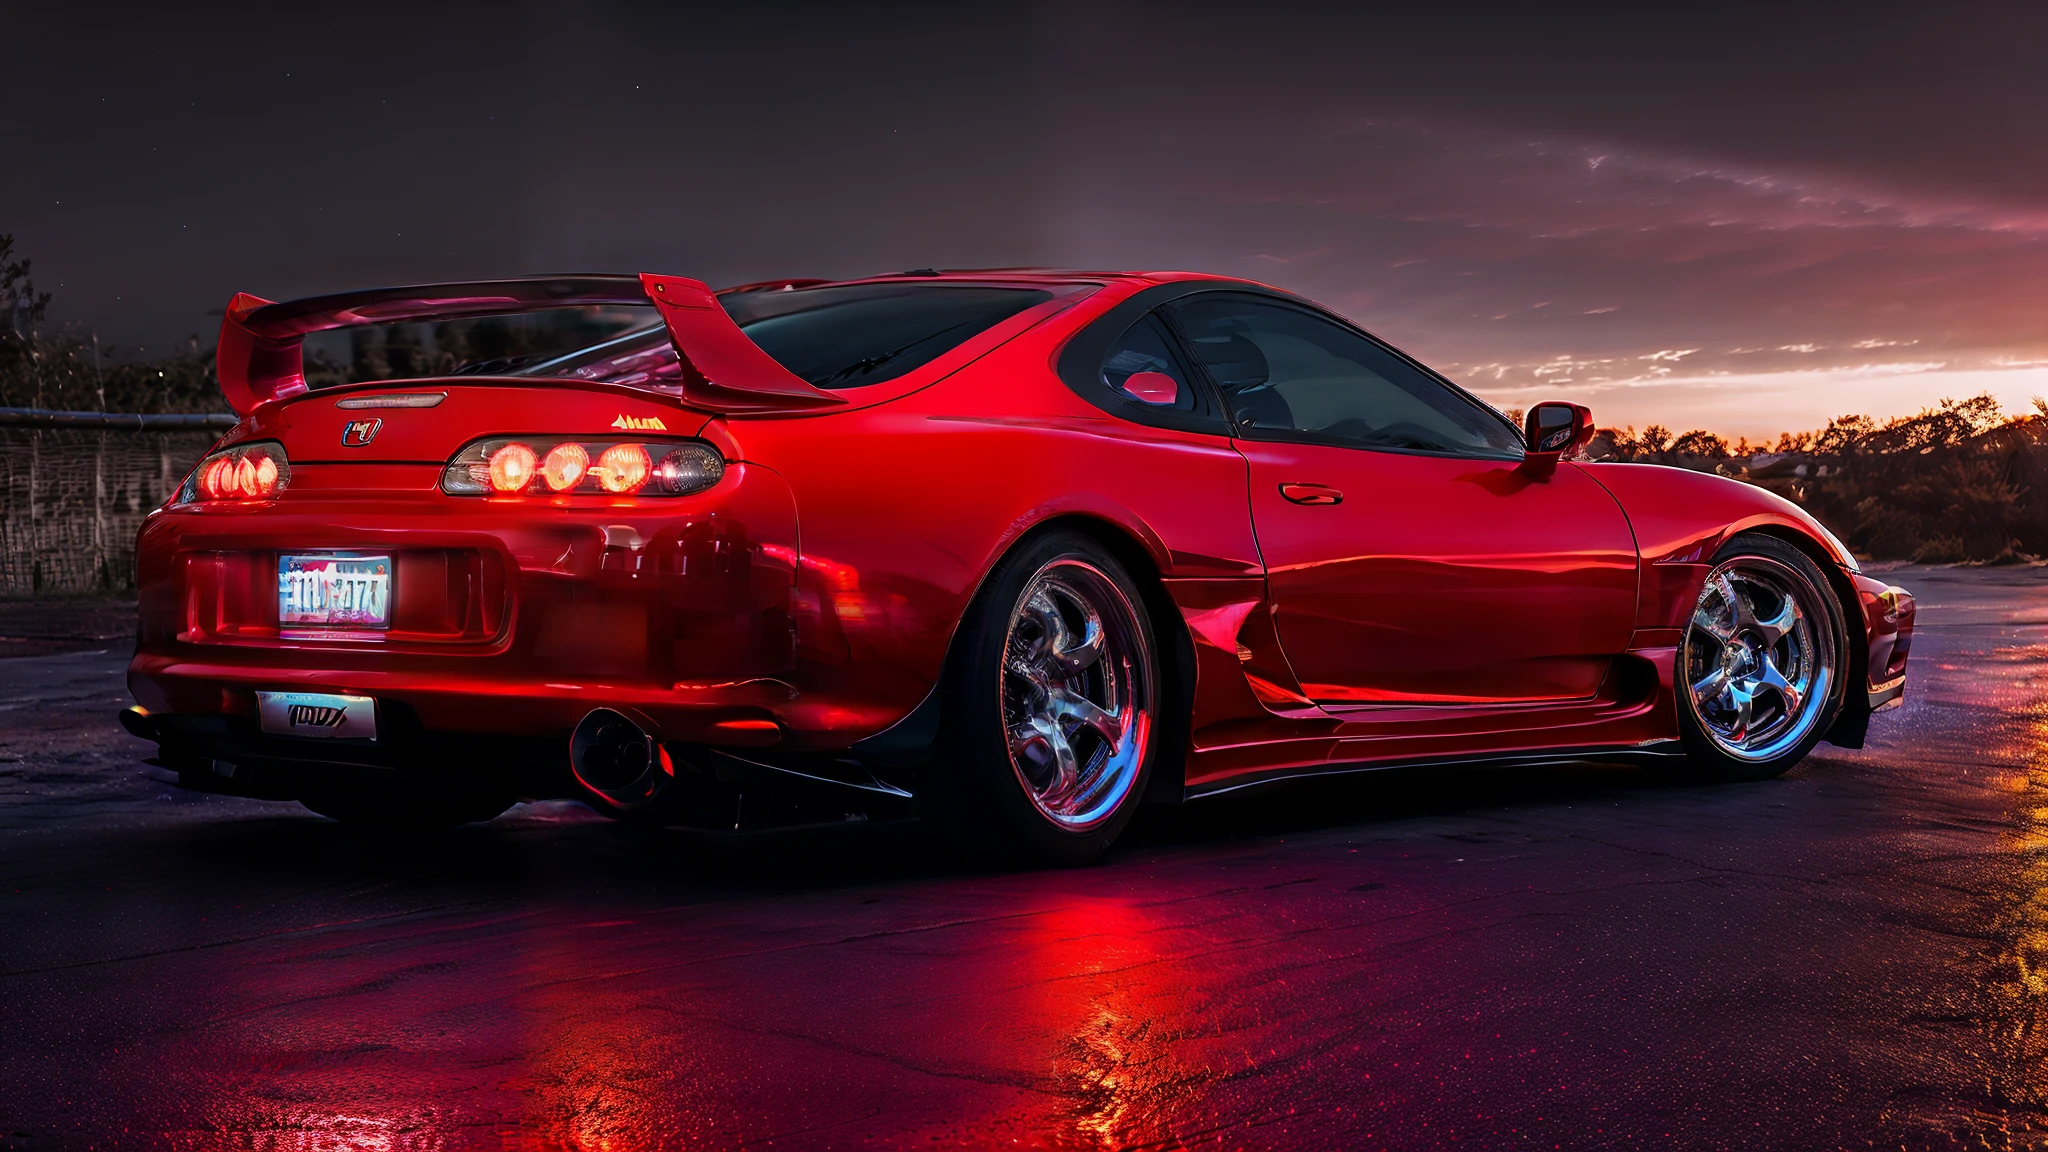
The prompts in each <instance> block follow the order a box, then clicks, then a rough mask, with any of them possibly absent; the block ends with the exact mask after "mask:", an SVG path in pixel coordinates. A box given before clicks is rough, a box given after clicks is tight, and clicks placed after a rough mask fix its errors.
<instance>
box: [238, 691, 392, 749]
mask: <svg viewBox="0 0 2048 1152" xmlns="http://www.w3.org/2000/svg"><path fill="white" fill-rule="evenodd" d="M256 713H257V717H258V719H260V720H261V721H262V724H263V730H264V731H265V732H270V733H274V734H276V735H279V736H311V737H316V738H321V739H341V740H375V739H376V738H377V702H376V701H375V700H373V699H371V698H370V697H368V696H343V695H340V694H337V693H333V692H258V693H256Z"/></svg>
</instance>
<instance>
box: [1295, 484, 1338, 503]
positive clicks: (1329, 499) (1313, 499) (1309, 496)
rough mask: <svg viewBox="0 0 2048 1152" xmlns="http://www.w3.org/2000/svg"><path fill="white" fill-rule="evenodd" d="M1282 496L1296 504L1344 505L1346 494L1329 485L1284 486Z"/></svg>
mask: <svg viewBox="0 0 2048 1152" xmlns="http://www.w3.org/2000/svg"><path fill="white" fill-rule="evenodd" d="M1280 495H1282V496H1285V497H1286V498H1287V499H1289V500H1292V501H1293V502H1294V503H1296V504H1342V503H1343V502H1344V494H1343V493H1342V492H1339V491H1337V490H1336V489H1335V488H1332V487H1330V486H1329V485H1328V484H1282V485H1281V486H1280Z"/></svg>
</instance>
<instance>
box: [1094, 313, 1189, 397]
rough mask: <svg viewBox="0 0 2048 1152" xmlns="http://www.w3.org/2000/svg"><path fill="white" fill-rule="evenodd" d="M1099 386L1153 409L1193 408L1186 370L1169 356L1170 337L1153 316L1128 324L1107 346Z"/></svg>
mask: <svg viewBox="0 0 2048 1152" xmlns="http://www.w3.org/2000/svg"><path fill="white" fill-rule="evenodd" d="M1102 383H1103V384H1104V386H1106V387H1107V388H1109V390H1110V391H1112V392H1116V393H1118V394H1120V395H1122V396H1125V397H1128V398H1129V399H1132V400H1136V401H1138V402H1140V403H1142V404H1147V405H1150V406H1152V407H1154V408H1162V409H1171V410H1173V411H1176V412H1192V411H1194V409H1195V390H1194V388H1193V387H1191V386H1190V384H1189V381H1188V374H1187V370H1186V369H1184V368H1182V367H1181V363H1180V358H1179V357H1178V356H1175V355H1174V354H1173V343H1172V336H1171V335H1170V334H1169V333H1168V332H1167V330H1166V325H1165V324H1163V323H1161V322H1160V319H1159V317H1158V315H1157V314H1156V313H1155V314H1150V315H1147V316H1144V317H1143V318H1141V319H1140V320H1139V321H1138V322H1137V323H1136V324H1133V325H1131V326H1130V328H1129V329H1127V330H1125V332H1124V334H1123V335H1122V336H1119V337H1117V339H1116V342H1115V343H1113V344H1111V345H1110V346H1109V351H1108V352H1107V353H1106V354H1105V355H1104V356H1103V358H1102Z"/></svg>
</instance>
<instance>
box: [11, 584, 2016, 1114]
mask: <svg viewBox="0 0 2048 1152" xmlns="http://www.w3.org/2000/svg"><path fill="white" fill-rule="evenodd" d="M1892 578H1893V579H1895V580H1897V581H1899V582H1900V583H1904V584H1906V585H1907V586H1908V587H1911V588H1913V589H1914V590H1915V592H1916V593H1918V594H1919V596H1920V604H1921V613H1920V621H1921V623H1920V639H1919V640H1918V641H1917V643H1916V648H1915V652H1914V681H1913V687H1912V688H1911V689H1910V691H1909V695H1908V703H1907V705H1906V707H1905V708H1903V709H1901V710H1898V711H1894V712H1891V713H1888V714H1886V715H1885V716H1882V717H1879V718H1878V719H1877V721H1876V722H1875V723H1874V725H1873V728H1874V731H1873V740H1872V744H1871V747H1869V748H1867V749H1865V750H1863V751H1861V752H1844V751H1840V750H1837V749H1833V748H1830V747H1827V746H1823V749H1822V751H1821V752H1820V753H1819V754H1818V755H1816V756H1815V757H1813V758H1812V759H1811V760H1809V761H1808V762H1807V763H1806V764H1805V765H1803V766H1801V767H1800V768H1798V769H1796V770H1795V771H1794V772H1793V773H1792V774H1791V775H1790V776H1788V777H1787V778H1785V779H1783V780H1780V781H1773V782H1769V783H1765V784H1755V785H1740V786H1723V787H1709V786H1695V785H1680V784H1671V783H1667V782H1661V781H1659V780H1656V779H1654V778H1651V777H1648V776H1645V775H1641V774H1637V773H1634V772H1630V771H1621V770H1612V769H1609V770H1595V769H1578V770H1556V771H1530V770H1526V769H1524V770H1520V771H1516V772H1488V773H1477V774H1472V773H1467V774H1460V775H1435V776H1414V775H1408V776H1402V775H1392V774H1380V775H1375V776H1369V777H1361V778H1354V779H1352V780H1350V781H1348V782H1344V783H1339V784H1329V783H1325V784H1320V785H1315V786H1309V787H1295V788H1292V789H1288V790H1284V791H1281V792H1278V793H1274V794H1268V795H1265V796H1259V797H1253V798H1245V797H1235V798H1224V799H1220V800H1216V801H1212V802H1210V803H1209V804H1207V805H1203V806H1199V807H1195V808H1191V809H1188V810H1185V811H1184V812H1182V813H1179V814H1177V815H1173V816H1165V817H1160V818H1152V819H1148V820H1147V821H1146V822H1145V823H1144V824H1143V825H1141V826H1140V827H1139V828H1137V830H1136V834H1135V835H1134V836H1132V837H1131V838H1130V840H1129V842H1128V843H1127V844H1126V846H1124V847H1122V848H1120V849H1119V850H1118V851H1117V852H1116V853H1114V854H1113V855H1112V856H1111V858H1110V859H1109V860H1108V862H1107V863H1105V864H1103V865H1102V866H1100V867H1095V868H1090V869H1083V870H1078V871H1066V872H1052V873H1036V874H1025V875H989V874H970V873H961V872H958V871H954V870H951V869H949V868H948V867H947V866H945V865H943V864H941V863H938V862H936V861H935V860H934V859H933V858H932V857H931V856H930V855H928V853H927V849H926V846H925V844H924V843H923V841H922V840H920V839H919V838H918V837H917V836H916V835H914V834H912V833H910V832H907V831H905V830H902V829H894V828H887V827H850V828H848V829H846V830H843V831H841V830H834V831H833V832H831V833H830V834H820V833H805V834H784V835H777V836H769V837H762V838H758V839H753V840H745V841H731V840H725V839H720V838H716V837H701V836H695V835H690V834H684V833H675V832H668V833H646V832H638V831H634V830H630V829H625V828H621V827H616V826H612V825H609V824H607V823H605V822H603V821H601V820H599V819H598V818H596V817H595V816H592V815H591V814H589V813H588V812H587V811H585V810H583V809H581V808H580V807H578V806H575V805H570V804H555V805H542V806H536V807H522V808H517V809H514V810H513V812H511V813H509V814H507V815H506V816H504V817H501V818H500V819H499V820H497V821H495V822H493V823H491V824H489V825H479V826H472V827H469V828H465V829H462V830H460V831H459V832H457V833H454V834H452V835H450V836H448V837H446V838H445V839H442V840H439V841H436V842H433V843H431V844H426V845H404V844H393V843H388V842H383V841H379V840H376V839H373V838H367V837H362V836H357V835H353V834H351V833H348V832H345V831H343V830H342V829H341V828H340V827H338V826H337V825H334V824H331V823H329V822H327V821H325V820H322V819H319V818H318V817H314V816H312V815H309V814H307V813H305V812H304V811H302V810H300V809H299V808H297V807H296V806H295V805H288V804H271V803H263V802H257V801H243V800H233V799H222V798H216V797H206V796H196V795H190V794H186V793H182V792H180V791H178V790H177V789H175V788H173V787H171V786H169V785H168V784H167V783H165V782H164V781H163V779H162V778H161V774H157V773H156V771H155V770H154V769H149V768H146V767H144V766H141V765H140V764H138V763H137V759H138V757H139V756H141V755H145V754H146V753H147V749H146V747H145V746H144V745H142V744H141V743H140V742H138V741H135V740H133V739H131V738H129V737H128V736H126V735H125V734H123V733H122V732H121V731H120V730H119V729H118V727H117V726H116V725H115V723H114V722H113V719H112V717H113V713H114V711H115V710H116V709H117V708H118V707H119V706H120V705H122V704H124V703H125V702H126V701H125V697H124V695H123V693H122V690H121V683H122V681H121V675H120V673H121V668H122V665H123V660H122V658H121V653H120V652H119V651H111V652H106V653H102V654H73V655H64V656H43V657H30V658H23V659H15V660H4V661H0V1147H6V1148H73V1147H137V1148H144V1147H172V1148H212V1147H237V1148H258V1149H313V1148H377V1149H415V1148H417V1149H443V1148H472V1147H483V1148H490V1147H501V1146H515V1147H538V1148H573V1149H612V1150H623V1149H631V1148H639V1147H654V1146H660V1147H678V1148H680V1147H687V1148H725V1147H742V1146H747V1147H751V1146H762V1145H772V1146H775V1147H786V1148H813V1147H816V1148H823V1147H885V1146H909V1145H915V1146H918V1147H937V1146H966V1147H986V1146H990V1145H994V1144H998V1143H1001V1144H1005V1145H1013V1146H1052V1147H1129V1146H1144V1147H1178V1146H1193V1147H1211V1146H1216V1147H1229V1148H1237V1147H1245V1148H1372V1147H1395V1148H1426V1147H1436V1146H1449V1145H1462V1146H1466V1147H1476V1148H1497V1147H1510V1146H1520V1145H1524V1144H1526V1145H1530V1146H1541V1147H1553V1146H1560V1145H1561V1146H1564V1147H1570V1148H1588V1147H1615V1148H1634V1147H1646V1146H1655V1147H1687V1148H1720V1147H1801V1148H1821V1147H1854V1148H1861V1147H1886V1148H1898V1147H1902V1146H1903V1147H1908V1148H1919V1147H1968V1148H1981V1147H1991V1148H2007V1147H2035V1146H2041V1145H2043V1144H2044V1143H2048V1111H2044V1105H2048V1067H2044V1065H2043V1062H2042V1055H2043V1052H2044V1048H2048V1038H2044V1030H2043V1026H2044V1023H2048V1014H2044V1005H2048V705H2044V703H2043V687H2044V686H2048V571H2043V570H2014V569H2004V570H1991V571H1961V570H1945V571H1908V572H1904V573H1900V574H1897V575H1895V576H1893V577H1892Z"/></svg>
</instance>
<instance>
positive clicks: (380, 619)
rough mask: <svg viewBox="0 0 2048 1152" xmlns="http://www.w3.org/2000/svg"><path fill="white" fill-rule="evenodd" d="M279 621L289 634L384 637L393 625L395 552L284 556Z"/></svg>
mask: <svg viewBox="0 0 2048 1152" xmlns="http://www.w3.org/2000/svg"><path fill="white" fill-rule="evenodd" d="M277 626H278V631H279V632H280V634H282V635H284V636H286V637H295V636H296V637H312V638H316V639H342V638H346V637H347V636H349V635H350V634H361V635H362V636H363V638H365V639H372V640H374V639H380V638H381V636H382V633H383V632H384V631H385V630H386V629H388V628H390V627H391V557H389V556H358V555H354V554H334V553H314V554H300V555H295V556H294V555H286V556H279V557H278V558H277Z"/></svg>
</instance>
